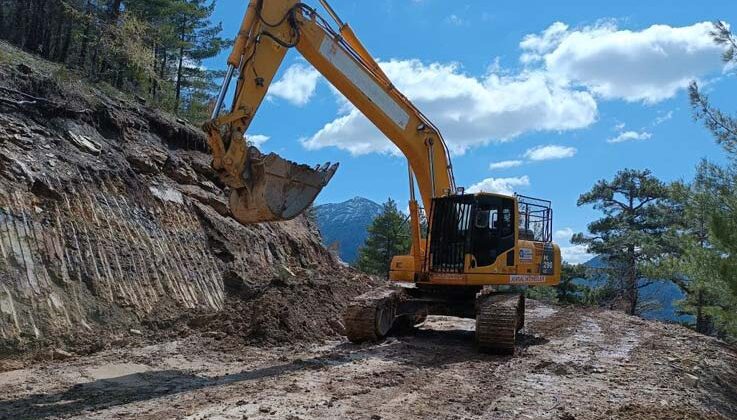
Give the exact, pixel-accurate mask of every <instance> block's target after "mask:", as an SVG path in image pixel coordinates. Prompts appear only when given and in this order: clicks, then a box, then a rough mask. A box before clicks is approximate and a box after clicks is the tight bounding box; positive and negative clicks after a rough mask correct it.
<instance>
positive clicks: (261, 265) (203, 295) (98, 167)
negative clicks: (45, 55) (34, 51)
mask: <svg viewBox="0 0 737 420" xmlns="http://www.w3.org/2000/svg"><path fill="white" fill-rule="evenodd" d="M0 57H1V58H2V60H0V61H2V62H1V63H0V353H3V352H8V351H19V350H23V349H26V348H28V347H29V346H30V345H34V346H36V345H38V344H53V345H60V344H72V345H75V344H79V343H85V342H93V343H96V344H94V345H97V346H99V345H101V344H100V343H104V342H105V341H106V340H108V339H110V338H114V337H115V336H116V335H118V334H119V333H120V332H121V331H122V332H128V331H130V330H131V329H132V328H140V327H139V326H140V325H142V322H143V321H146V320H148V321H150V320H152V319H154V320H161V319H167V318H175V317H179V316H181V315H182V314H183V313H186V312H187V311H195V312H216V311H222V310H223V309H227V305H226V294H227V293H226V292H227V290H228V289H226V284H228V285H230V288H231V289H239V288H241V285H248V284H252V285H253V284H255V285H270V284H272V281H273V279H278V278H281V277H283V273H284V272H291V273H296V274H294V275H295V276H298V275H299V276H303V277H304V276H307V277H309V276H313V275H316V274H315V273H332V277H331V279H330V280H329V281H328V280H325V281H324V283H325V284H324V287H326V288H328V289H330V288H334V287H341V288H342V289H341V293H338V295H340V296H347V295H350V294H351V292H349V290H354V289H355V293H358V292H360V290H361V288H362V287H363V285H362V284H358V283H356V282H355V281H354V280H352V278H353V277H355V275H354V274H353V273H350V272H347V271H346V270H345V269H344V268H342V266H341V265H340V264H339V263H338V262H337V261H336V259H335V258H334V257H332V256H331V254H330V253H329V252H327V251H326V250H325V249H324V247H323V246H322V245H321V241H320V237H319V234H318V233H317V229H316V227H315V225H314V224H313V223H312V222H311V221H310V220H307V219H306V218H304V217H301V218H298V219H296V220H294V221H291V222H286V223H282V224H273V225H258V226H250V227H243V226H241V225H239V224H238V223H237V222H235V221H234V220H233V219H231V218H230V217H228V214H229V212H228V207H227V204H226V201H225V200H224V197H225V195H224V192H223V190H222V185H221V184H220V183H219V181H218V179H217V177H216V176H215V173H214V172H213V171H212V170H211V169H210V166H209V156H208V155H207V153H206V146H205V138H204V136H203V135H202V134H201V132H200V130H198V129H197V128H195V127H193V126H191V125H189V124H187V123H185V122H183V121H181V120H177V119H175V118H173V117H170V116H167V115H164V114H162V113H160V112H157V111H155V110H153V109H151V108H147V107H146V106H145V105H142V104H140V103H139V102H138V101H135V100H130V99H126V98H124V97H122V95H121V94H119V93H114V92H112V93H109V94H107V93H103V92H102V91H101V90H100V89H99V88H95V87H91V86H87V85H85V84H83V83H81V82H78V81H74V80H70V79H69V77H68V76H65V77H61V76H60V74H61V73H62V72H63V70H62V69H61V68H57V67H55V66H53V65H51V64H48V63H44V62H42V61H39V60H36V59H34V58H33V57H31V56H28V55H26V54H23V53H20V52H18V51H17V50H14V49H12V48H11V47H9V46H7V44H0ZM20 63H25V64H28V66H25V64H23V66H25V67H23V68H24V70H25V71H21V70H19V66H20V65H21V64H20ZM29 68H31V69H33V70H30V71H28V69H29ZM108 90H111V89H106V91H108ZM224 278H225V279H226V280H227V283H224V281H223V279H224ZM321 285H322V283H321ZM321 287H322V286H321ZM238 296H239V298H243V297H242V295H241V294H238ZM301 304H304V305H308V304H314V305H319V304H321V302H301ZM335 306H337V307H336V308H335V311H338V310H339V309H340V304H336V305H335ZM332 315H335V314H332V313H331V314H325V316H326V317H327V316H332ZM144 324H145V323H144Z"/></svg>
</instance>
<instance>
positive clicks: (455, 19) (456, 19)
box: [445, 15, 466, 26]
mask: <svg viewBox="0 0 737 420" xmlns="http://www.w3.org/2000/svg"><path fill="white" fill-rule="evenodd" d="M445 21H446V22H448V23H450V24H451V25H453V26H463V25H464V24H465V23H466V22H465V21H464V20H463V18H461V17H460V16H458V15H450V16H448V17H447V18H445Z"/></svg>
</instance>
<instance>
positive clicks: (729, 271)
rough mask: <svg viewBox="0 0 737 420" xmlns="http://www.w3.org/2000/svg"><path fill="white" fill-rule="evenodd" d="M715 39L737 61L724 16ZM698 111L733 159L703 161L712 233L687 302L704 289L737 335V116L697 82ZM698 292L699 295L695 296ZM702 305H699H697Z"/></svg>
mask: <svg viewBox="0 0 737 420" xmlns="http://www.w3.org/2000/svg"><path fill="white" fill-rule="evenodd" d="M712 36H713V37H714V41H715V42H716V43H717V44H718V45H721V46H723V47H725V52H724V61H725V63H732V64H733V65H734V64H737V38H736V37H735V36H734V35H733V34H732V33H731V32H730V30H729V27H728V26H727V25H726V24H724V23H723V22H716V23H715V24H714V30H713V32H712ZM689 94H690V99H691V105H692V107H693V109H694V117H695V118H696V119H697V120H702V121H703V122H704V125H705V126H706V128H707V129H708V130H709V131H710V132H711V133H712V135H713V136H714V138H715V139H716V141H717V143H719V144H720V145H721V146H722V147H723V148H724V150H725V152H726V153H727V156H728V157H729V160H730V164H729V165H728V166H726V167H720V166H717V165H715V164H712V163H709V162H703V163H702V164H701V166H700V167H699V176H698V177H697V180H696V181H695V183H694V184H695V186H696V190H695V191H693V192H692V194H691V196H690V200H691V201H695V202H704V201H705V202H706V204H705V205H704V215H703V218H704V220H705V222H706V226H707V227H708V229H705V230H706V231H708V235H705V237H706V240H705V246H702V247H698V248H697V249H695V250H692V251H691V254H690V255H689V257H688V258H687V259H686V262H685V264H684V266H685V267H684V271H685V274H686V276H688V275H690V280H692V281H693V283H694V286H695V287H696V289H695V292H694V293H692V294H690V295H689V296H688V298H687V299H686V301H685V302H684V306H685V307H686V308H687V309H688V308H689V306H691V307H693V302H694V300H696V301H697V302H698V300H699V293H701V294H702V296H704V294H706V293H709V294H708V295H706V296H705V297H706V302H707V304H708V306H705V310H706V311H707V315H709V316H710V317H711V318H712V319H714V321H715V323H716V324H717V327H718V328H719V329H720V330H722V331H724V332H726V333H728V334H730V335H731V336H732V337H737V117H735V116H731V115H728V114H726V113H724V112H722V111H721V110H719V109H718V108H716V107H714V106H712V105H711V103H710V101H709V98H708V97H707V96H706V95H704V94H703V93H701V92H700V91H699V87H698V85H697V84H696V83H695V82H694V83H692V84H691V87H690V90H689ZM694 294H695V296H694ZM696 309H698V306H697V307H696Z"/></svg>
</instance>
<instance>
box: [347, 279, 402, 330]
mask: <svg viewBox="0 0 737 420" xmlns="http://www.w3.org/2000/svg"><path fill="white" fill-rule="evenodd" d="M403 293H404V292H403V291H402V290H401V289H399V288H396V287H383V288H379V289H375V290H372V291H370V292H368V293H365V294H363V295H361V296H358V297H357V298H355V299H354V300H353V301H352V302H351V303H350V305H348V308H346V311H345V314H344V316H343V323H344V324H345V331H346V336H347V337H348V339H349V340H350V341H351V342H353V343H363V342H367V341H377V340H380V339H382V338H384V337H385V336H386V335H387V334H388V333H389V330H391V328H392V325H393V324H394V320H395V317H396V314H397V306H398V304H399V302H400V300H401V299H402V296H403Z"/></svg>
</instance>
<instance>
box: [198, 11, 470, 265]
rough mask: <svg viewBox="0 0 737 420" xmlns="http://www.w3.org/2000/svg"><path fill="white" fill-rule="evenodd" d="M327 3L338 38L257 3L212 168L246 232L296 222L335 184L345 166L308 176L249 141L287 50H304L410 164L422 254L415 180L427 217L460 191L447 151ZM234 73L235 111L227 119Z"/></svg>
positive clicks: (233, 67)
mask: <svg viewBox="0 0 737 420" xmlns="http://www.w3.org/2000/svg"><path fill="white" fill-rule="evenodd" d="M320 1H321V3H322V4H323V6H325V8H326V10H327V11H328V13H329V14H330V15H331V16H332V17H333V19H334V20H335V21H336V23H337V24H338V27H339V28H338V29H337V30H335V29H333V28H332V27H331V26H330V25H329V24H328V22H327V21H326V20H324V19H323V18H322V17H321V16H320V15H319V14H318V13H317V12H316V11H315V9H312V8H311V7H309V6H307V5H305V4H304V3H301V2H300V1H298V0H251V2H250V3H249V6H248V10H247V12H246V16H245V18H244V20H243V24H242V26H241V29H240V31H239V33H238V37H237V39H236V41H235V44H234V48H233V52H232V54H231V55H230V57H229V59H228V74H227V77H226V78H225V81H224V83H223V88H222V90H221V92H220V95H219V97H218V101H217V103H216V106H215V110H214V112H213V118H212V120H211V121H209V122H208V123H207V124H205V127H204V128H205V131H206V132H207V134H208V139H209V144H210V147H211V150H212V154H213V167H214V168H215V169H216V170H217V171H218V172H219V174H220V177H221V179H222V180H223V181H224V183H225V184H226V185H227V186H228V187H230V189H231V197H230V206H231V211H232V213H233V215H234V217H235V218H236V219H237V220H238V221H240V222H241V223H244V224H250V223H260V222H267V221H278V220H287V219H291V218H293V217H296V216H297V215H298V214H300V213H301V212H302V211H304V210H305V209H306V208H307V207H308V206H309V205H310V204H311V203H312V202H313V201H314V199H315V198H316V196H317V195H318V194H319V192H320V191H321V190H322V188H323V187H324V186H325V185H327V183H328V182H329V180H330V178H331V177H332V176H333V174H334V173H335V171H336V169H337V165H329V164H326V165H323V166H319V167H316V168H310V167H307V166H304V165H298V164H295V163H292V162H288V161H285V160H283V159H281V158H279V157H278V156H276V155H269V156H263V155H261V153H260V152H259V151H258V150H257V149H256V148H254V147H248V145H247V143H246V141H245V137H244V133H245V132H246V131H247V129H248V127H249V125H250V124H251V122H252V121H253V118H254V116H255V115H256V113H257V111H258V109H259V106H260V105H261V103H262V102H263V100H264V98H265V96H266V94H267V91H268V88H269V86H270V85H271V83H272V81H273V79H274V76H275V75H276V73H277V71H278V69H279V68H280V66H281V65H282V62H283V60H284V57H285V55H286V53H287V50H288V49H290V48H296V49H297V50H298V51H299V52H300V53H301V54H302V56H303V57H304V58H305V59H306V60H307V61H308V62H309V63H310V64H311V65H312V66H314V67H315V69H317V71H319V72H320V74H322V75H323V76H324V77H325V79H327V80H328V81H329V82H330V83H331V84H332V85H333V86H334V87H335V88H336V89H337V90H338V91H340V92H341V93H342V94H343V95H344V96H345V97H346V98H347V99H348V101H350V102H351V103H352V104H353V105H354V106H355V107H356V108H357V109H358V110H359V111H360V112H361V113H363V115H365V116H366V118H368V119H369V120H370V121H371V122H372V123H373V124H374V125H375V126H376V127H377V128H378V129H379V130H380V131H381V132H382V133H384V135H386V137H387V138H388V139H389V140H390V141H392V142H393V143H394V144H395V145H396V146H397V147H398V148H399V150H401V152H402V153H403V154H404V155H405V156H406V157H407V160H408V162H409V167H410V174H409V175H410V185H411V195H412V199H411V202H410V210H411V213H412V221H413V229H412V230H413V236H414V238H413V243H414V244H415V245H416V246H415V249H416V250H417V251H416V252H417V253H419V243H420V239H419V213H418V204H417V202H416V200H415V199H414V182H413V181H414V180H415V179H416V182H417V187H418V189H419V192H420V196H421V198H422V201H423V203H424V206H425V208H427V209H429V208H430V206H431V203H432V199H433V198H434V197H438V196H443V195H448V194H452V193H455V190H456V186H455V181H454V179H453V171H452V166H451V163H450V157H449V154H448V150H447V147H446V145H445V142H444V141H443V138H442V136H441V135H440V133H439V131H438V130H437V128H436V127H435V126H434V125H433V124H432V123H431V122H430V121H429V120H428V119H427V118H426V117H425V116H424V115H423V114H422V113H421V112H420V111H419V110H418V109H417V108H416V107H415V106H414V105H413V104H412V103H411V102H410V101H409V100H408V99H407V98H406V97H405V96H404V95H402V93H401V92H399V91H398V90H397V89H396V87H395V86H394V85H393V84H392V83H391V81H390V80H389V78H388V77H387V76H386V74H384V72H383V71H382V69H381V68H380V66H379V65H378V64H377V62H376V61H375V60H374V59H373V58H372V57H371V55H370V54H369V53H368V51H367V50H366V48H364V46H363V45H362V44H361V42H360V41H359V40H358V38H357V37H356V36H355V34H354V33H353V31H352V30H351V28H350V27H349V26H348V25H347V24H345V23H343V22H342V21H341V20H340V19H339V18H338V17H337V15H336V14H335V12H334V11H333V10H332V9H331V8H330V6H329V5H328V4H327V3H326V2H325V1H324V0H320ZM236 75H237V85H236V89H235V95H234V99H233V106H232V107H231V109H230V110H229V111H228V112H227V113H223V114H221V110H222V104H223V101H224V99H225V97H226V94H227V92H228V89H229V85H230V83H231V80H232V79H233V78H235V77H236ZM285 120H287V118H286V117H285ZM356 140H357V141H358V140H361V139H356ZM418 258H419V256H418Z"/></svg>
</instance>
